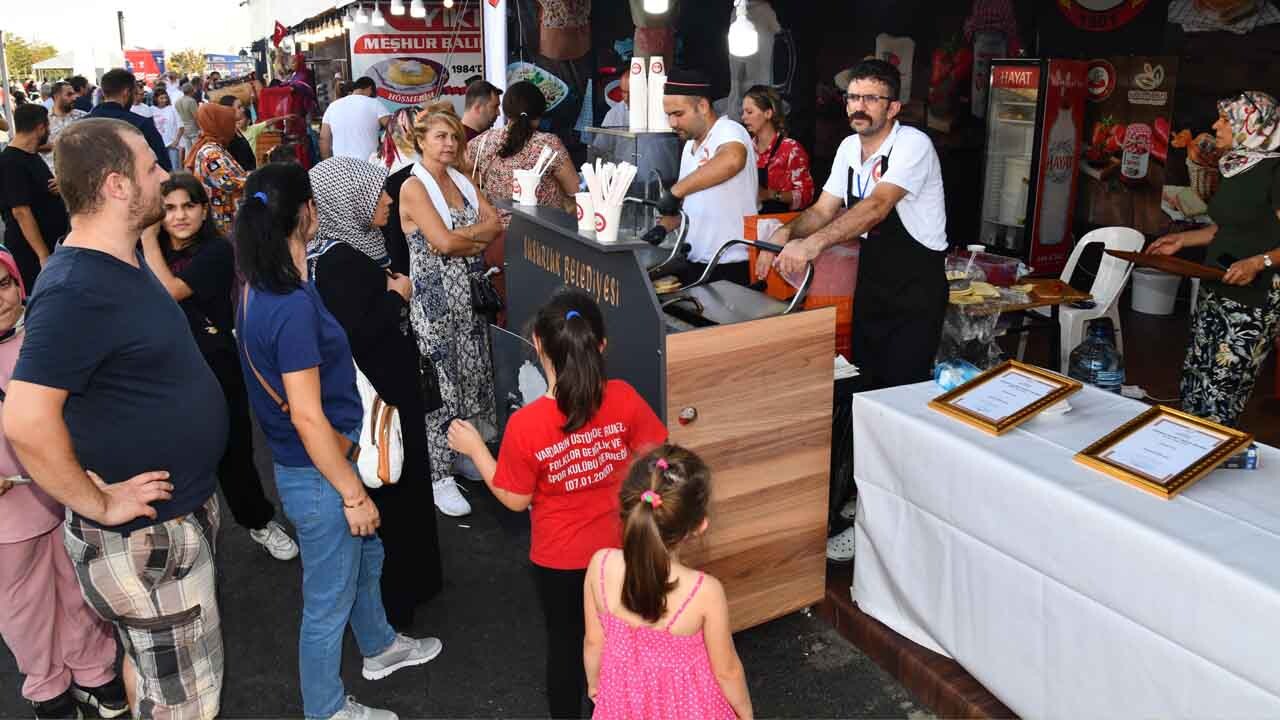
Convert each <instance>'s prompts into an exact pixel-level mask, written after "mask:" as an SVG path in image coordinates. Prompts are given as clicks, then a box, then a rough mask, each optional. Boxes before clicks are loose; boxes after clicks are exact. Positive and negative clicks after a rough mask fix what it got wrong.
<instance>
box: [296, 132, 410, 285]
mask: <svg viewBox="0 0 1280 720" xmlns="http://www.w3.org/2000/svg"><path fill="white" fill-rule="evenodd" d="M310 174H311V190H312V192H313V193H314V194H315V198H316V211H317V213H318V214H319V217H320V227H319V229H318V230H317V231H316V239H315V242H314V243H313V244H312V247H311V248H309V249H310V250H312V251H315V250H319V249H320V248H322V247H324V246H325V245H326V244H327V243H329V242H333V241H337V242H345V243H347V244H348V245H350V246H352V247H354V248H355V249H357V250H359V251H360V252H362V253H364V254H365V255H368V256H369V257H370V258H372V259H373V261H374V262H376V263H378V264H379V265H381V266H384V267H385V266H387V265H389V264H390V263H391V259H390V258H389V257H387V241H386V240H385V239H383V237H382V230H381V229H380V228H376V227H374V226H373V225H372V220H373V212H374V210H375V209H377V207H378V199H379V198H380V197H381V196H382V189H383V186H384V185H386V183H387V169H386V168H384V167H382V166H381V165H374V164H373V163H370V162H365V161H364V160H357V159H356V158H350V157H341V156H334V157H331V158H329V159H328V160H324V161H322V162H320V163H317V164H316V166H315V167H313V168H311V173H310Z"/></svg>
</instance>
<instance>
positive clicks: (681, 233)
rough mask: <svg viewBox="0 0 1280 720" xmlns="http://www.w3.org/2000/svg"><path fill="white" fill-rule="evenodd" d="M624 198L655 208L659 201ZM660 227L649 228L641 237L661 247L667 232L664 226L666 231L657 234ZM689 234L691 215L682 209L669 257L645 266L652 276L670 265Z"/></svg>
mask: <svg viewBox="0 0 1280 720" xmlns="http://www.w3.org/2000/svg"><path fill="white" fill-rule="evenodd" d="M623 200H624V202H629V203H634V204H636V205H643V206H645V207H650V208H654V209H655V210H656V209H657V207H658V203H656V202H654V201H652V200H645V199H644V198H636V197H626V198H623ZM658 227H661V226H654V228H653V229H651V230H649V232H647V233H645V234H644V235H643V236H641V239H642V240H644V241H645V242H647V243H649V244H650V245H653V246H654V247H661V246H662V241H663V240H665V239H666V238H667V233H666V231H665V228H664V229H663V230H664V231H663V233H662V234H661V235H659V234H657V233H656V232H655V231H656V230H657V229H658ZM688 234H689V216H688V215H687V214H685V211H684V210H683V209H682V210H681V211H680V228H679V230H678V233H677V235H676V241H675V243H673V244H672V246H671V253H670V254H668V255H667V257H666V258H665V259H664V260H662V262H659V263H658V264H656V265H651V266H649V267H648V268H645V270H646V271H647V272H648V273H649V277H650V278H652V277H654V276H655V275H656V274H658V273H659V272H660V271H661V270H662V269H663V268H665V267H666V266H668V265H670V264H671V261H673V260H675V259H676V256H677V255H679V254H680V250H681V248H683V247H684V239H685V236H687V235H688Z"/></svg>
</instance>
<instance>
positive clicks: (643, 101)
mask: <svg viewBox="0 0 1280 720" xmlns="http://www.w3.org/2000/svg"><path fill="white" fill-rule="evenodd" d="M627 72H629V73H631V117H630V119H629V121H630V129H631V132H644V131H645V130H647V129H648V127H649V110H648V107H649V102H648V101H649V83H648V82H647V80H646V78H645V62H644V58H642V57H633V58H631V67H630V68H629V69H628V70H627Z"/></svg>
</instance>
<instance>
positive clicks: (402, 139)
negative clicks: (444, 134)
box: [369, 107, 419, 275]
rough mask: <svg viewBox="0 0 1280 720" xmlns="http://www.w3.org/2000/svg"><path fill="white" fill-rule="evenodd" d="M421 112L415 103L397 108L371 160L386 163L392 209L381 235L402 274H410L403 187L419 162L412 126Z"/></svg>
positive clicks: (392, 266) (393, 262)
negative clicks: (403, 220) (402, 213)
mask: <svg viewBox="0 0 1280 720" xmlns="http://www.w3.org/2000/svg"><path fill="white" fill-rule="evenodd" d="M418 112H419V110H418V109H417V108H412V107H406V108H400V109H399V110H397V111H396V112H395V114H393V115H392V116H391V120H390V121H389V122H388V123H387V131H386V133H384V135H383V139H382V147H381V148H379V149H378V156H377V157H375V158H370V160H369V161H370V162H372V163H374V164H375V165H381V166H383V167H385V168H386V169H387V172H388V173H389V174H388V175H387V182H386V185H385V186H384V187H383V189H384V190H385V191H386V193H387V195H389V196H390V197H391V211H390V213H388V218H387V224H386V225H384V226H383V228H382V236H383V237H384V238H385V239H386V241H387V255H388V256H389V257H390V258H391V269H392V270H393V271H395V272H398V273H400V274H401V275H408V274H409V244H408V243H407V242H406V241H405V238H404V230H403V229H402V228H401V227H400V188H401V187H402V186H404V181H405V180H408V179H409V175H410V174H412V172H413V165H414V163H416V162H418V141H417V140H416V139H415V138H414V130H413V120H414V118H416V117H417V116H418Z"/></svg>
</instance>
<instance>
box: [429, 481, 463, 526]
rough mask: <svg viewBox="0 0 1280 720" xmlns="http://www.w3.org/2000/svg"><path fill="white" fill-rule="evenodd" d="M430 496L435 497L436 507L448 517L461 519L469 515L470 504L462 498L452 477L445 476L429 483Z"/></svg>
mask: <svg viewBox="0 0 1280 720" xmlns="http://www.w3.org/2000/svg"><path fill="white" fill-rule="evenodd" d="M431 494H432V495H433V496H435V500H436V507H437V508H440V512H442V513H444V514H445V515H448V516H449V517H462V516H463V515H470V514H471V503H469V502H467V499H466V498H464V497H462V491H461V490H460V489H459V488H458V483H457V482H455V481H454V479H453V476H452V475H448V476H445V477H444V478H442V479H440V480H436V481H434V482H432V483H431Z"/></svg>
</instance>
